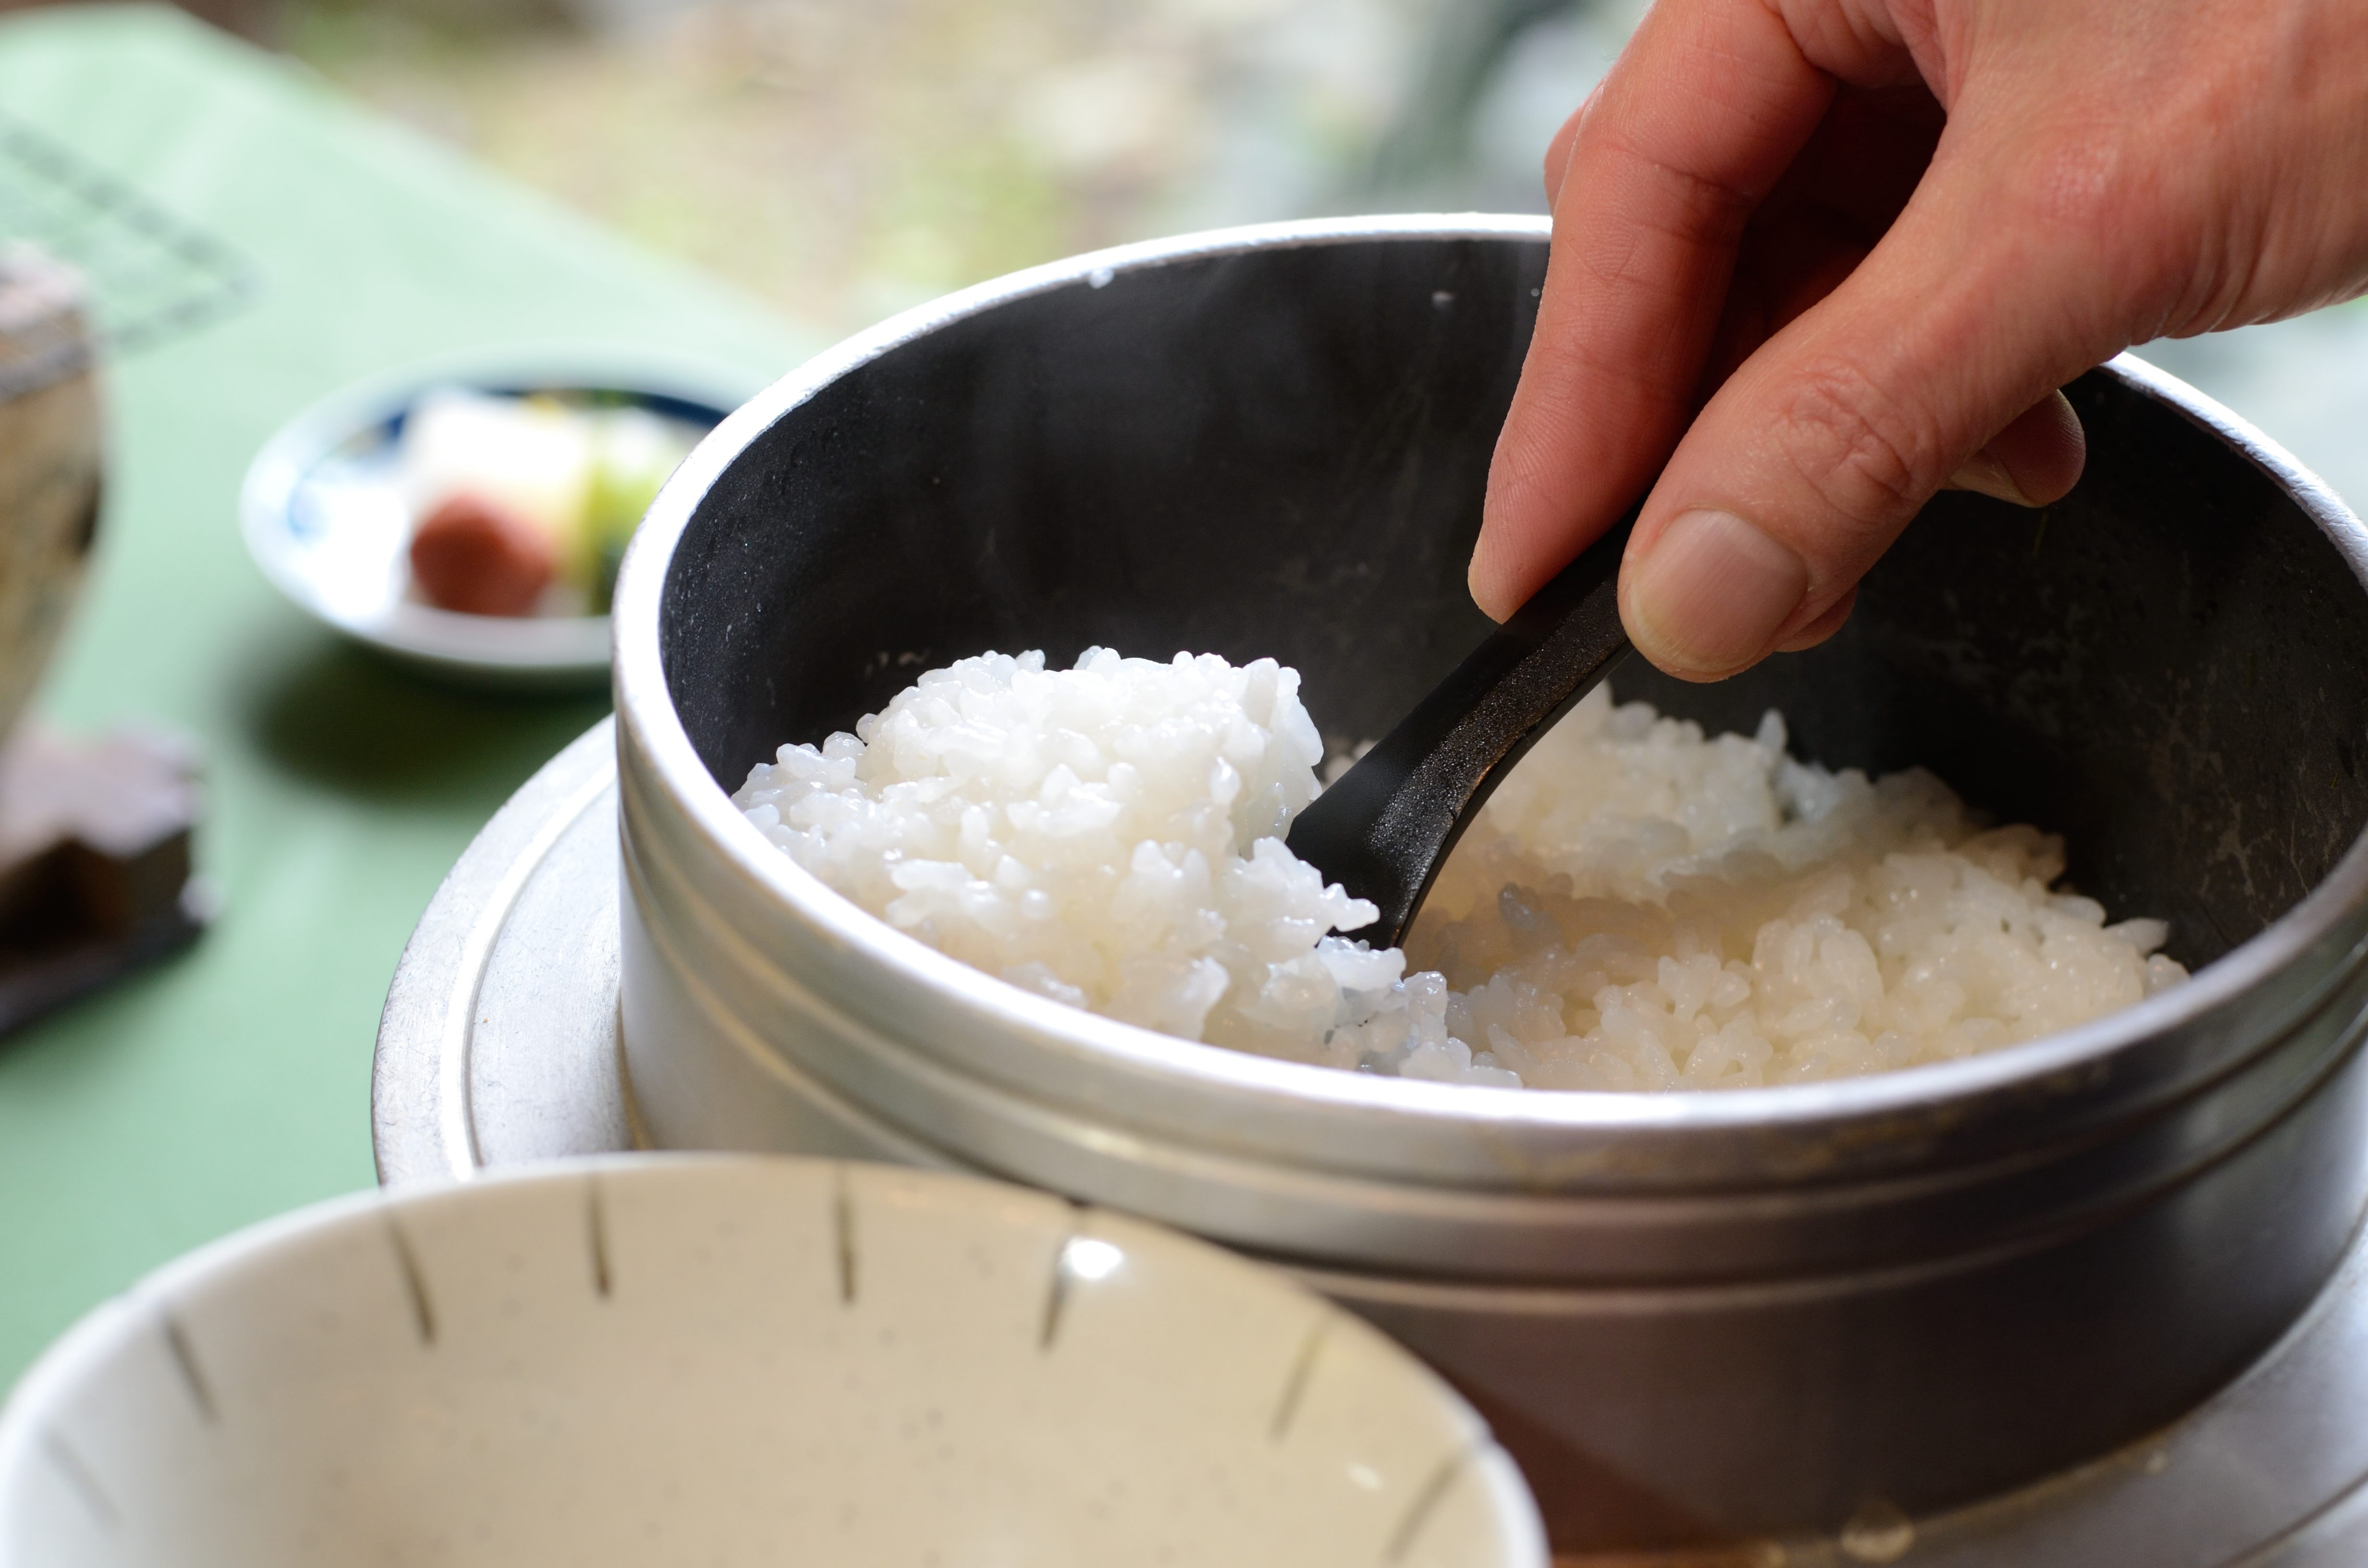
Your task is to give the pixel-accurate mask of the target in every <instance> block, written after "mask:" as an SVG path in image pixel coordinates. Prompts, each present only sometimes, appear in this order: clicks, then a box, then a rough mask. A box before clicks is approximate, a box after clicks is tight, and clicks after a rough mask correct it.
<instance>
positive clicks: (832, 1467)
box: [0, 1156, 1545, 1568]
mask: <svg viewBox="0 0 2368 1568" xmlns="http://www.w3.org/2000/svg"><path fill="white" fill-rule="evenodd" d="M428 1562H434V1563H438V1564H455V1565H469V1564H484V1565H487V1568H491V1565H494V1564H499V1565H501V1568H535V1565H539V1564H552V1565H558V1564H566V1565H568V1568H598V1565H601V1564H608V1563H618V1564H623V1563H652V1562H667V1563H681V1564H690V1563H700V1564H706V1563H803V1562H811V1563H828V1564H848V1565H858V1564H862V1565H870V1564H881V1565H891V1564H910V1565H913V1568H920V1565H922V1564H939V1565H941V1568H963V1565H967V1564H976V1565H980V1568H986V1565H990V1564H994V1565H999V1564H1007V1563H1027V1564H1031V1565H1042V1568H1050V1565H1056V1564H1078V1565H1081V1568H1082V1565H1087V1564H1090V1565H1093V1568H1117V1565H1121V1564H1138V1563H1140V1564H1151V1563H1176V1564H1189V1563H1206V1564H1212V1565H1214V1564H1226V1565H1233V1568H1240V1565H1247V1564H1258V1563H1273V1564H1278V1565H1281V1564H1288V1565H1290V1568H1322V1565H1326V1564H1333V1563H1338V1564H1352V1563H1353V1564H1360V1565H1372V1564H1406V1565H1408V1568H1413V1565H1417V1564H1427V1565H1435V1568H1447V1565H1450V1564H1453V1565H1458V1568H1463V1565H1469V1568H1483V1565H1486V1568H1542V1565H1543V1563H1544V1562H1545V1548H1544V1545H1543V1535H1542V1532H1541V1531H1540V1528H1539V1526H1538V1521H1537V1515H1536V1511H1535V1509H1534V1507H1533V1506H1532V1505H1531V1499H1530V1496H1529V1494H1528V1493H1527V1492H1526V1491H1525V1490H1524V1489H1523V1487H1522V1484H1521V1482H1520V1478H1519V1476H1518V1475H1517V1473H1516V1472H1515V1471H1514V1470H1513V1468H1512V1465H1511V1463H1510V1462H1509V1461H1508V1460H1507V1459H1506V1458H1505V1456H1504V1454H1503V1453H1502V1451H1501V1450H1499V1449H1497V1446H1496V1444H1495V1442H1494V1441H1493V1440H1492V1439H1491V1437H1489V1435H1488V1432H1487V1430H1486V1427H1485V1426H1483V1425H1482V1424H1481V1422H1480V1421H1479V1419H1478V1418H1477V1417H1476V1416H1475V1415H1473V1413H1472V1412H1471V1410H1470V1409H1469V1408H1468V1407H1467V1406H1466V1405H1465V1404H1464V1403H1463V1401H1462V1400H1461V1399H1459V1398H1458V1397H1457V1396H1456V1395H1455V1394H1454V1393H1453V1392H1451V1391H1450V1390H1449V1389H1448V1388H1447V1387H1446V1386H1445V1385H1444V1384H1443V1383H1441V1382H1440V1381H1439V1380H1438V1378H1437V1377H1436V1376H1434V1375H1433V1374H1432V1373H1430V1372H1429V1370H1427V1369H1424V1368H1423V1367H1422V1366H1421V1365H1420V1364H1419V1363H1417V1361H1415V1360H1414V1359H1413V1358H1411V1357H1409V1356H1408V1355H1406V1353H1405V1352H1403V1351H1401V1350H1399V1349H1398V1348H1397V1347H1396V1346H1394V1345H1392V1344H1391V1343H1390V1342H1389V1341H1388V1340H1386V1339H1384V1338H1383V1337H1382V1336H1381V1335H1379V1334H1377V1333H1375V1332H1374V1331H1373V1330H1372V1329H1370V1328H1367V1327H1365V1326H1364V1325H1363V1324H1360V1323H1359V1322H1358V1321H1357V1320H1355V1319H1353V1318H1349V1317H1348V1316H1346V1315H1344V1314H1342V1313H1341V1312H1338V1311H1337V1310H1335V1309H1333V1308H1331V1307H1329V1306H1327V1305H1326V1304H1325V1303H1324V1302H1323V1301H1320V1300H1319V1299H1317V1298H1316V1297H1315V1296H1313V1295H1311V1294H1309V1293H1308V1292H1306V1291H1304V1290H1300V1289H1299V1288H1297V1287H1296V1286H1294V1285H1292V1284H1291V1283H1289V1282H1287V1281H1286V1280H1284V1279H1283V1278H1281V1276H1279V1275H1277V1274H1275V1273H1273V1272H1271V1271H1269V1270H1267V1269H1265V1268H1262V1267H1258V1266H1256V1265H1253V1264H1250V1263H1247V1262H1245V1261H1243V1260H1241V1259H1239V1258H1236V1257H1234V1256H1231V1255H1229V1254H1226V1253H1224V1252H1222V1251H1220V1250H1218V1249H1216V1248H1214V1247H1212V1246H1209V1245H1207V1244H1201V1243H1199V1242H1195V1241H1191V1240H1190V1239H1188V1238H1185V1237H1183V1236H1180V1235H1178V1234H1176V1233H1171V1232H1168V1231H1165V1230H1161V1229H1158V1228H1156V1227H1153V1226H1150V1225H1146V1224H1143V1223H1141V1222H1138V1221H1128V1220H1125V1219H1121V1218H1119V1217H1116V1216H1114V1215H1110V1214H1107V1213H1104V1212H1101V1211H1099V1210H1090V1209H1078V1208H1075V1207H1073V1206H1071V1205H1069V1204H1067V1203H1064V1202H1062V1201H1061V1200H1059V1199H1053V1198H1048V1197H1045V1196H1042V1195H1041V1194H1036V1193H1032V1192H1028V1191H1024V1190H1022V1189H1019V1188H1016V1187H1003V1186H998V1185H995V1184H991V1183H986V1182H981V1181H975V1180H971V1179H967V1178H962V1177H953V1176H939V1175H931V1174H924V1173H919V1172H914V1171H907V1170H899V1169H892V1168H889V1167H885V1166H873V1165H831V1164H826V1163H823V1162H817V1161H794V1160H780V1159H749V1158H711V1157H699V1156H689V1157H680V1156H662V1157H661V1156H623V1157H611V1158H609V1159H605V1160H598V1161H581V1162H568V1163H564V1164H557V1165H545V1166H538V1167H534V1168H532V1169H531V1170H529V1171H528V1172H526V1173H525V1174H522V1175H518V1176H502V1177H494V1178H489V1179H484V1180H479V1181H474V1182H470V1183H466V1184H463V1185H460V1186H456V1187H445V1188H437V1189H429V1190H427V1191H425V1192H420V1193H416V1194H412V1193H405V1194H403V1195H399V1196H390V1195H385V1194H377V1193H373V1194H368V1195H364V1196H360V1197H357V1198H353V1199H341V1200H338V1201H336V1202H331V1203H326V1204H323V1205H320V1206H318V1207H315V1208H312V1209H307V1210H302V1211H300V1212H298V1213H296V1214H293V1215H290V1216H288V1217H286V1218H284V1219H281V1220H278V1221H272V1222H269V1223H267V1224H264V1225H260V1226H257V1227H256V1228H254V1229H252V1230H249V1231H245V1232H242V1233H239V1234H237V1235H235V1236H233V1237H230V1238H229V1239H227V1240H225V1241H222V1242H220V1243H217V1244H214V1245H212V1246H211V1247H208V1248H206V1249H204V1250H202V1251H200V1252H199V1253H196V1254H194V1255H192V1256H189V1257H188V1258H185V1259H183V1260H181V1261H180V1262H178V1263H176V1264H173V1265H171V1266H169V1267H166V1268H165V1269H163V1270H161V1271H160V1272H158V1273H157V1274H155V1275H154V1276H152V1277H151V1278H149V1279H148V1280H146V1281H145V1282H143V1283H142V1284H141V1285H140V1286H138V1287H136V1288H135V1289H134V1290H131V1292H130V1293H129V1294H128V1295H126V1296H124V1297H123V1298H121V1299H120V1300H118V1301H113V1302H110V1303H108V1305H106V1306H103V1307H101V1308H100V1309H98V1310H97V1312H93V1313H92V1314H91V1315H90V1316H89V1317H88V1318H86V1319H85V1320H84V1322H83V1323H82V1324H80V1325H79V1326H78V1327H76V1328H75V1329H74V1331H73V1332H72V1333H70V1334H69V1335H67V1336H66V1337H65V1338H64V1339H63V1341H61V1342H60V1343H59V1344H58V1345H57V1346H55V1347H53V1348H52V1349H51V1351H50V1353H49V1354H48V1355H47V1356H46V1357H45V1358H43V1359H42V1360H41V1361H40V1363H39V1364H38V1365H37V1366H36V1367H35V1368H34V1369H33V1370H32V1371H31V1372H30V1373H29V1374H28V1376H27V1377H26V1379H25V1381H24V1382H23V1383H22V1384H21V1385H19V1387H18V1388H17V1392H16V1393H15V1395H14V1397H13V1398H12V1399H11V1400H10V1402H9V1403H8V1405H7V1406H6V1410H5V1412H0V1565H5V1568H98V1565H106V1568H164V1565H165V1564H171V1565H174V1568H297V1565H299V1564H302V1565H304V1568H333V1565H336V1564H347V1563H352V1564H362V1563H369V1564H373V1565H383V1564H409V1563H428Z"/></svg>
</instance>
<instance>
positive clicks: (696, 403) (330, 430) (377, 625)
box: [239, 347, 764, 689]
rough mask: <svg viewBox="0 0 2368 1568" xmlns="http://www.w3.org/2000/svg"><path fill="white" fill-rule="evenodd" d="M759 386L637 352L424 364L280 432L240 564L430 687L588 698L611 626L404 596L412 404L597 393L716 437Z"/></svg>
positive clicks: (253, 480)
mask: <svg viewBox="0 0 2368 1568" xmlns="http://www.w3.org/2000/svg"><path fill="white" fill-rule="evenodd" d="M763 384H764V383H763V378H762V377H759V376H755V375H751V374H747V373H745V372H737V371H734V370H731V369H725V368H722V367H718V366H714V365H709V364H702V363H699V362H696V361H689V360H683V359H677V358H668V357H666V356H661V355H655V354H652V353H649V352H647V351H643V350H632V349H620V348H603V347H508V348H500V349H484V350H478V351H474V352H471V353H468V354H463V355H453V356H447V357H443V358H435V359H428V360H423V361H420V362H418V363H416V364H412V365H406V366H404V367H402V368H400V369H394V370H391V371H388V372H386V373H384V374H382V375H379V376H374V377H371V378H370V379H369V380H368V381H360V382H358V383H356V384H355V385H352V386H349V387H347V388H345V389H343V390H341V391H339V392H333V393H331V394H330V395H329V396H327V397H325V398H323V399H322V400H321V401H320V402H318V403H314V404H313V406H312V407H310V408H308V409H306V410H305V411H304V412H303V413H302V414H300V415H297V416H296V417H295V418H294V419H291V420H290V421H289V422H288V423H287V424H286V425H284V426H280V428H279V432H278V433H277V434H275V435H274V436H273V437H271V439H269V440H268V441H267V442H265V443H264V445H263V449H262V450H260V451H259V452H257V453H256V457H255V460H254V462H253V463H251V464H249V465H248V467H247V471H246V480H245V484H244V485H243V486H242V487H241V489H240V494H239V525H240V529H241V531H242V533H243V534H244V535H245V540H246V550H247V553H248V554H249V555H251V556H252V557H254V560H255V563H256V566H257V567H259V568H260V569H261V570H262V572H263V574H264V576H266V577H267V578H268V579H269V580H270V582H271V584H272V585H273V586H274V587H276V588H278V589H279V591H280V592H281V593H282V594H285V595H286V596H287V597H289V598H290V600H292V601H293V602H294V603H295V605H296V606H297V608H300V609H302V610H303V611H305V612H306V613H307V614H309V615H311V616H312V617H313V618H314V619H317V620H320V621H322V622H323V623H324V624H325V625H328V626H331V627H334V628H335V629H336V630H337V631H341V632H344V633H345V634H346V635H347V636H348V637H351V638H354V639H355V640H356V641H358V642H365V643H368V644H369V645H370V646H371V647H373V648H376V649H378V650H380V651H381V652H382V653H388V654H390V655H392V656H393V657H394V658H396V659H399V660H401V661H403V662H404V663H405V664H409V665H414V666H416V667H418V668H421V669H423V670H425V671H427V673H429V674H432V675H436V676H443V677H446V678H449V679H452V680H456V681H461V682H464V683H467V684H470V685H474V686H495V687H512V688H526V689H535V688H541V689H582V688H586V687H597V686H600V685H602V684H605V683H606V682H607V680H608V678H609V618H608V617H607V616H605V615H586V616H547V617H520V618H516V619H513V618H509V617H504V616H483V615H462V614H459V613H457V612H455V611H452V610H443V609H438V608H434V607H433V606H430V605H427V604H422V603H420V602H419V601H418V600H416V599H415V598H413V597H410V596H409V594H408V587H409V580H410V571H409V567H408V565H407V563H406V562H405V560H404V550H405V545H406V543H407V541H408V539H409V536H410V520H409V518H408V517H407V516H406V514H405V511H404V506H403V503H402V501H401V499H400V496H399V494H397V491H396V489H395V483H394V458H395V444H396V442H397V441H398V440H399V439H400V438H401V437H402V433H403V426H404V420H405V419H407V418H408V417H409V416H410V413H411V410H412V407H413V405H414V404H416V403H417V402H418V400H419V399H420V398H421V397H422V396H424V395H425V394H426V393H427V392H431V391H435V390H438V389H440V388H445V387H455V386H459V387H468V388H472V389H473V390H476V391H480V392H504V393H510V394H514V395H515V394H519V393H525V392H557V393H563V394H564V393H576V394H584V393H594V394H599V395H603V396H606V397H612V398H617V399H621V400H622V401H624V402H627V403H638V404H640V405H642V406H643V407H646V408H648V409H649V410H650V411H651V412H653V413H655V414H658V415H665V416H666V417H667V418H670V419H677V420H680V421H682V422H684V423H685V424H689V425H693V426H699V427H700V428H701V429H702V430H703V429H705V428H708V427H711V426H714V425H715V424H716V423H718V422H719V421H721V420H722V419H723V416H724V415H727V414H729V413H730V412H731V411H732V410H733V409H734V408H736V407H738V406H739V405H740V404H741V403H744V402H746V400H747V399H748V398H749V397H751V396H753V395H755V393H756V392H757V391H758V390H759V389H760V388H761V387H762V385H763Z"/></svg>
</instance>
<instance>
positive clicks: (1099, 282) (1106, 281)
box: [1086, 267, 1118, 289]
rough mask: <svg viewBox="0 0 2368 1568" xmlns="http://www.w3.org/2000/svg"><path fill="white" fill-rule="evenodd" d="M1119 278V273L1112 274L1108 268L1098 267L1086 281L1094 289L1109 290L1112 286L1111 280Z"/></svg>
mask: <svg viewBox="0 0 2368 1568" xmlns="http://www.w3.org/2000/svg"><path fill="white" fill-rule="evenodd" d="M1117 276H1118V274H1117V273H1115V272H1112V271H1111V270H1110V268H1109V267H1095V268H1094V269H1093V270H1092V271H1091V272H1088V273H1087V274H1086V281H1087V283H1088V284H1091V285H1092V286H1093V287H1094V288H1097V289H1107V288H1109V287H1110V279H1111V278H1116V277H1117Z"/></svg>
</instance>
